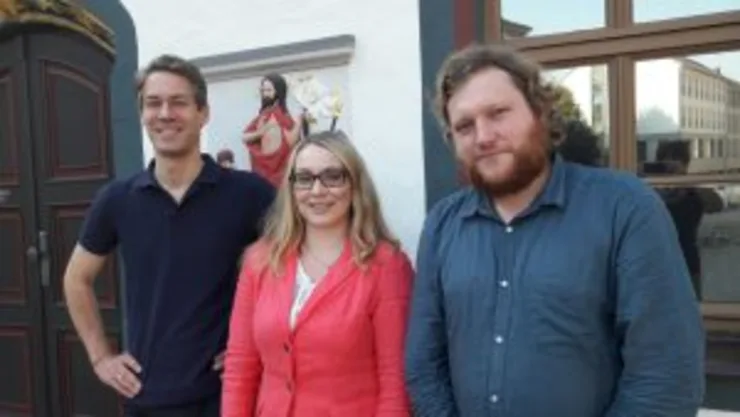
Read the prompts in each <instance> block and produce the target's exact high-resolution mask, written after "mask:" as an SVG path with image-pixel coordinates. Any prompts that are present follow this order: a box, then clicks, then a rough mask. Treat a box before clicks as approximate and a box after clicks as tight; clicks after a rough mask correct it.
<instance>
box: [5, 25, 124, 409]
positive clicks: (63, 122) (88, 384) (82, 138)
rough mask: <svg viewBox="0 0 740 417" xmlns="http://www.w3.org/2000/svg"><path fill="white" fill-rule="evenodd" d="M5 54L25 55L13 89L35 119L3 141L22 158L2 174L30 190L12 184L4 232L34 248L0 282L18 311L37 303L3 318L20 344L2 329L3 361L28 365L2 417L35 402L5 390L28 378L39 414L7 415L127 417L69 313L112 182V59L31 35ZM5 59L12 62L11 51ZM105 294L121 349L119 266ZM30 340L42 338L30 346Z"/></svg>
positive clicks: (62, 37)
mask: <svg viewBox="0 0 740 417" xmlns="http://www.w3.org/2000/svg"><path fill="white" fill-rule="evenodd" d="M4 45H6V46H4V47H7V45H10V48H15V49H13V51H15V53H16V55H18V54H19V53H20V60H21V62H22V64H21V65H20V66H16V69H15V70H14V71H15V72H14V73H18V74H20V75H19V76H18V77H19V78H18V79H19V80H22V82H15V81H14V82H13V83H12V85H13V86H14V89H16V90H18V92H17V93H16V96H17V97H19V98H18V99H17V100H20V101H21V102H24V103H25V109H26V111H25V112H13V113H12V114H13V115H14V117H15V119H17V120H16V122H15V123H14V125H13V126H19V127H18V128H16V130H18V131H20V132H25V133H26V134H25V135H18V134H15V137H17V138H18V140H17V141H15V142H13V141H10V140H7V139H2V138H5V137H11V136H12V135H10V134H8V135H5V134H3V135H1V136H0V144H3V143H10V144H15V145H12V146H13V147H12V148H13V149H17V152H16V154H18V156H17V157H15V159H9V158H6V159H8V160H10V162H7V161H5V160H3V159H2V157H0V166H3V165H2V164H5V165H6V166H9V167H11V168H8V169H6V171H8V172H11V171H12V170H15V171H17V172H18V173H19V174H18V175H16V177H20V179H21V181H19V182H20V186H17V185H15V186H13V185H12V184H11V185H10V186H11V187H15V188H11V193H13V192H14V191H13V190H17V192H18V195H17V196H16V197H13V195H14V194H11V197H10V198H9V199H8V201H6V202H5V203H3V206H2V207H4V210H5V212H0V213H5V217H2V214H0V219H3V218H7V219H10V220H7V221H6V224H7V226H5V227H7V228H8V229H12V230H10V231H12V232H13V233H12V234H7V233H4V232H0V233H2V234H0V236H2V237H0V242H1V243H0V245H6V246H13V247H14V248H15V247H16V246H17V245H16V243H15V242H17V241H22V245H21V246H17V247H20V248H26V249H25V252H27V253H23V250H21V251H19V249H13V250H11V251H10V253H11V254H10V255H8V257H11V258H13V261H12V262H11V263H9V264H6V263H5V262H2V264H0V265H10V266H9V267H7V268H6V267H0V271H3V270H5V269H8V270H11V268H12V272H9V273H5V276H7V277H11V278H10V279H8V278H0V283H8V282H9V283H10V284H6V285H5V287H7V288H6V292H7V291H8V288H10V290H11V291H12V290H13V289H14V288H15V289H16V290H15V291H16V293H10V294H11V296H10V299H11V301H15V303H16V305H17V304H18V301H19V300H20V299H21V297H20V296H19V295H18V293H19V291H20V294H22V295H24V299H26V300H27V302H26V303H25V304H24V305H23V306H22V308H20V307H15V308H14V309H13V310H8V311H9V313H5V311H4V310H0V326H5V334H8V335H13V336H7V337H6V341H8V342H6V344H5V347H3V342H2V340H3V339H2V335H3V330H0V357H3V358H5V357H7V356H5V355H3V353H4V352H3V349H6V350H8V351H9V352H10V353H11V354H13V355H15V357H17V358H18V359H19V360H17V361H14V363H16V365H14V366H15V368H11V370H12V371H11V374H9V375H8V376H9V378H0V381H2V382H0V417H5V416H4V415H3V414H2V413H3V412H4V411H3V405H2V404H3V402H2V398H3V396H6V395H7V396H8V397H12V396H16V397H18V398H21V399H27V398H28V397H23V396H20V394H18V393H17V392H16V391H18V387H17V386H16V385H17V384H13V385H8V386H7V387H6V386H4V385H2V384H5V383H6V382H5V381H8V382H10V381H23V380H24V379H25V380H27V381H29V382H28V383H27V385H28V386H30V387H32V388H29V389H28V391H32V392H33V393H34V395H33V396H31V397H32V398H33V399H32V400H28V401H27V402H28V403H32V404H33V406H32V407H26V408H22V407H18V405H19V404H21V403H22V401H17V402H18V404H15V405H14V406H13V407H6V408H8V409H10V408H12V409H14V410H16V411H18V410H20V414H18V415H22V416H26V415H28V416H31V415H43V416H49V417H72V416H95V417H109V416H116V415H120V414H121V409H120V401H119V398H118V397H117V396H116V395H115V394H114V393H113V392H112V391H111V390H109V389H107V388H105V387H104V386H103V385H102V384H100V383H99V382H98V380H97V378H96V377H95V374H94V372H93V371H92V369H91V367H90V365H89V362H88V359H87V355H86V353H85V350H84V347H83V345H82V343H81V341H80V340H79V338H78V337H77V335H76V332H75V330H74V327H73V326H72V323H71V320H70V318H69V315H68V313H67V309H66V305H65V302H64V296H63V286H62V276H63V273H64V268H65V266H66V263H67V260H68V258H69V255H70V253H71V251H72V248H73V247H74V245H75V242H76V240H77V236H78V233H79V231H80V228H81V226H82V222H83V219H84V215H85V212H86V210H87V208H88V207H89V204H90V202H91V200H92V199H93V197H94V195H95V193H96V192H97V190H98V189H99V188H100V187H101V186H102V185H103V184H105V183H106V182H108V181H109V179H110V178H111V172H112V166H111V162H110V161H111V160H112V158H111V155H110V150H111V146H110V114H109V97H108V90H109V86H108V79H109V74H110V71H111V66H112V60H111V58H110V57H108V56H107V55H106V54H105V52H103V51H102V50H100V49H99V48H98V47H97V46H96V45H94V44H93V43H92V42H91V41H89V40H87V39H86V38H84V37H82V36H79V35H77V34H75V33H71V32H65V31H59V30H54V31H51V30H45V31H43V32H42V31H37V32H33V33H29V34H26V35H23V36H22V37H16V38H13V39H12V40H11V41H10V42H6V43H5V44H4ZM14 45H15V46H14ZM18 45H20V46H18ZM18 51H20V52H18ZM0 56H2V57H3V58H2V59H6V58H5V57H6V54H5V53H4V51H3V53H0ZM0 62H2V61H0ZM1 71H2V70H0V73H2V72H1ZM0 85H2V84H0ZM16 86H18V87H17V88H16ZM1 93H2V89H1V87H0V94H1ZM6 95H7V94H6ZM0 106H1V104H0ZM2 114H5V113H2ZM3 125H4V124H3ZM6 130H8V129H7V128H6ZM0 131H2V128H0ZM16 142H20V144H16ZM5 147H6V148H11V145H5ZM3 154H5V153H4V152H3ZM13 167H15V168H13ZM15 171H12V172H15ZM0 172H3V171H2V168H0ZM7 177H8V178H10V179H13V178H15V177H13V176H12V175H7ZM7 182H8V183H10V182H12V181H7ZM17 182H18V181H17ZM5 187H6V188H7V186H5ZM1 225H3V223H2V220H0V227H2V226H1ZM6 236H8V237H6ZM9 236H15V237H14V238H11V237H9ZM11 239H14V240H13V241H12V242H11ZM0 256H2V255H0ZM19 256H20V258H19ZM24 258H25V259H26V262H25V263H24V262H20V263H19V261H18V259H24ZM13 277H15V278H13ZM18 277H20V278H18ZM19 287H20V288H22V289H21V290H18V289H17V288H19ZM0 288H2V284H0ZM1 291H2V290H0V297H1V295H2V294H3V292H1ZM96 293H97V295H98V302H99V304H100V308H101V311H102V314H101V315H102V318H103V323H104V326H105V329H106V333H107V335H108V336H109V338H110V341H111V343H112V344H113V345H114V346H117V345H119V344H120V335H121V326H120V323H121V308H120V303H119V299H120V298H119V290H118V279H117V268H116V264H115V262H114V261H113V262H109V264H108V265H106V269H105V272H104V273H103V276H101V277H99V279H98V280H97V286H96ZM13 294H15V295H13ZM6 298H8V297H6ZM6 310H7V307H6ZM12 323H19V324H16V325H12ZM12 326H15V327H12ZM23 326H25V327H23ZM0 329H3V327H0ZM24 331H25V332H27V333H28V334H29V335H33V339H29V338H28V337H26V338H22V336H24V335H25V334H26V333H23V332H24ZM12 337H14V338H12ZM10 340H12V344H11V342H10ZM22 340H23V341H27V340H33V341H34V342H33V343H30V342H22ZM24 343H27V344H28V345H30V348H28V349H26V351H28V352H33V354H32V355H29V356H32V357H33V359H29V360H26V362H28V363H30V364H31V365H30V366H26V367H25V368H24V367H22V366H21V365H19V364H21V363H23V360H22V359H24V358H26V356H23V355H24V354H23V353H22V351H23V348H24V346H25V345H24ZM32 349H33V350H32ZM3 361H4V362H5V360H3ZM26 368H31V369H33V370H34V371H35V372H32V373H31V372H29V371H28V370H27V369H26ZM13 390H15V391H13ZM33 410H45V412H38V411H33Z"/></svg>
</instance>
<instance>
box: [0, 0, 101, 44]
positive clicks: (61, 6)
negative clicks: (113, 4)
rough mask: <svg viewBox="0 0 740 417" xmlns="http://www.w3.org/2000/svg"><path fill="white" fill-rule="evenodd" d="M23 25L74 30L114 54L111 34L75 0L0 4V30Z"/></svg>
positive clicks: (11, 0)
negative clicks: (49, 26)
mask: <svg viewBox="0 0 740 417" xmlns="http://www.w3.org/2000/svg"><path fill="white" fill-rule="evenodd" d="M106 1H109V0H106ZM23 24H45V25H51V26H58V27H63V28H65V29H70V30H74V31H76V32H79V33H81V34H83V35H84V36H87V37H88V38H90V39H91V40H93V41H94V42H95V43H97V44H98V45H100V46H101V47H103V48H104V49H106V50H107V51H108V52H110V53H111V54H113V53H115V52H114V51H115V48H114V45H113V31H112V30H111V29H110V28H108V27H107V26H106V25H105V24H104V23H103V22H102V21H101V20H100V19H98V18H97V17H96V16H95V15H93V14H92V13H90V12H89V11H87V10H85V9H84V8H83V7H82V6H80V5H79V4H78V3H77V1H75V0H0V29H2V28H4V27H6V26H14V25H23Z"/></svg>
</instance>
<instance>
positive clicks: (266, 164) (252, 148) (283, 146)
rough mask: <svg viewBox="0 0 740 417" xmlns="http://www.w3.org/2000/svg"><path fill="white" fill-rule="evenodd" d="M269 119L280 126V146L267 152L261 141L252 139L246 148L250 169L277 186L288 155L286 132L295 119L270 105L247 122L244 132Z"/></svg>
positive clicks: (288, 147)
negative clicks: (249, 158)
mask: <svg viewBox="0 0 740 417" xmlns="http://www.w3.org/2000/svg"><path fill="white" fill-rule="evenodd" d="M270 119H274V120H275V122H277V124H278V126H280V146H279V147H278V148H277V150H276V151H275V152H272V153H269V154H267V153H264V152H262V143H261V141H254V142H250V143H248V144H247V150H248V151H249V155H250V157H251V161H252V171H253V172H255V173H257V174H259V175H261V176H262V177H263V178H265V179H267V180H268V181H269V182H270V183H272V185H274V186H275V187H278V186H279V185H280V181H282V179H283V173H284V172H285V165H286V164H287V163H288V156H290V144H289V143H288V133H289V132H291V131H292V130H293V127H294V126H295V121H294V120H293V119H292V118H291V117H290V115H289V114H287V113H286V112H285V111H284V110H283V109H282V108H280V107H279V106H272V107H270V108H267V109H265V110H263V111H262V112H261V113H260V114H259V115H257V117H255V118H254V119H253V120H252V121H251V122H249V124H248V125H247V127H246V128H245V129H244V132H245V133H252V132H255V131H256V130H257V129H258V128H259V127H260V126H261V125H262V124H264V123H268V122H269V121H270Z"/></svg>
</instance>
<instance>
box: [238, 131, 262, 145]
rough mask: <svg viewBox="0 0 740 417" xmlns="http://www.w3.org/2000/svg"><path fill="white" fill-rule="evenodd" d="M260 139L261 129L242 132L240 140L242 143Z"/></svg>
mask: <svg viewBox="0 0 740 417" xmlns="http://www.w3.org/2000/svg"><path fill="white" fill-rule="evenodd" d="M260 139H262V132H261V131H256V132H244V134H243V135H242V140H243V141H244V143H253V142H259V141H260Z"/></svg>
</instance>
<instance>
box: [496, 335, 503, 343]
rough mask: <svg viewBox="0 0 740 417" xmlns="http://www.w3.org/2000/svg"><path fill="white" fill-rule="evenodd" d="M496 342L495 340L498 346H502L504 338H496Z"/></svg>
mask: <svg viewBox="0 0 740 417" xmlns="http://www.w3.org/2000/svg"><path fill="white" fill-rule="evenodd" d="M494 340H495V341H496V343H497V344H499V345H500V344H502V343H504V338H503V337H501V336H496V338H495V339H494Z"/></svg>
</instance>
